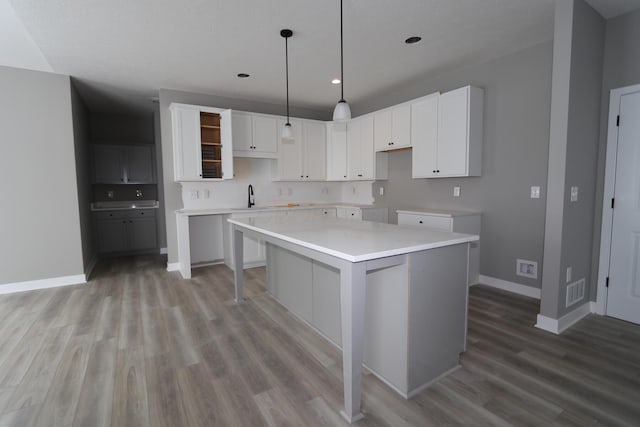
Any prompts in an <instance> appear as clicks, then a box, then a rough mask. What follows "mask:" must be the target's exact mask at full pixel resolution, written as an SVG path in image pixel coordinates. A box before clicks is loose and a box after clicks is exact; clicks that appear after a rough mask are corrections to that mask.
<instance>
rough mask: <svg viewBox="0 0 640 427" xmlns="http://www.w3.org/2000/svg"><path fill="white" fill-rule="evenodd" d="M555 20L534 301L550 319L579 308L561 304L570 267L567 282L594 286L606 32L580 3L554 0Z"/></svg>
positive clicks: (600, 21)
mask: <svg viewBox="0 0 640 427" xmlns="http://www.w3.org/2000/svg"><path fill="white" fill-rule="evenodd" d="M555 18H556V28H557V29H560V31H558V30H557V31H556V43H555V45H554V47H555V49H556V54H555V55H554V61H556V62H554V76H553V79H554V80H553V88H554V92H553V101H552V102H553V104H552V110H551V114H552V117H553V118H552V121H551V131H550V134H551V136H550V142H549V144H550V148H549V151H550V155H549V181H548V186H549V188H553V189H554V191H553V193H551V192H550V194H549V197H548V198H547V233H546V236H545V255H544V257H545V271H544V275H543V283H542V301H541V305H540V313H541V314H542V315H544V316H547V317H550V318H553V319H557V318H560V317H562V316H563V315H564V314H566V313H567V312H569V311H571V310H573V309H575V308H577V307H579V306H580V304H577V305H574V306H571V307H570V308H567V307H566V286H567V280H566V279H567V273H566V272H567V268H568V267H571V268H572V270H573V273H572V282H573V281H576V280H578V279H581V278H584V279H585V281H586V286H587V287H590V286H593V287H595V283H593V284H592V283H591V260H592V245H593V234H592V230H593V218H594V209H595V206H594V205H595V191H596V176H597V167H596V163H597V153H598V136H599V132H600V123H599V118H600V93H601V85H602V61H603V51H604V29H605V21H604V19H603V18H602V17H601V16H600V15H599V14H598V13H597V12H596V11H595V10H593V9H592V8H591V6H589V5H588V4H587V3H585V2H584V1H583V0H575V1H574V0H560V1H558V2H557V3H556V17H555ZM556 59H557V60H556ZM559 68H562V72H558V69H559ZM567 88H568V91H567ZM556 89H558V90H557V91H556ZM572 186H577V187H578V188H579V195H578V201H577V202H571V201H570V188H571V187H572ZM586 294H587V295H589V289H587V290H586Z"/></svg>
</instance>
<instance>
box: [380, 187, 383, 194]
mask: <svg viewBox="0 0 640 427" xmlns="http://www.w3.org/2000/svg"><path fill="white" fill-rule="evenodd" d="M380 195H381V196H384V187H380Z"/></svg>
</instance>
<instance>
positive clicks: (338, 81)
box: [331, 79, 341, 85]
mask: <svg viewBox="0 0 640 427" xmlns="http://www.w3.org/2000/svg"><path fill="white" fill-rule="evenodd" d="M340 83H341V81H340V79H333V80H331V84H334V85H339V84H340Z"/></svg>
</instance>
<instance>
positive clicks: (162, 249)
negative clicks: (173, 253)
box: [160, 248, 168, 255]
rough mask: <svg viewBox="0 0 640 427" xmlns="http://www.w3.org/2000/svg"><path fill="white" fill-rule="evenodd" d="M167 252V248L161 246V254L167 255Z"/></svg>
mask: <svg viewBox="0 0 640 427" xmlns="http://www.w3.org/2000/svg"><path fill="white" fill-rule="evenodd" d="M167 253H168V251H167V248H160V255H166V254H167Z"/></svg>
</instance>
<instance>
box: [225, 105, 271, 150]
mask: <svg viewBox="0 0 640 427" xmlns="http://www.w3.org/2000/svg"><path fill="white" fill-rule="evenodd" d="M233 155H234V156H236V157H254V158H263V159H275V158H277V157H278V117H276V116H269V115H265V114H255V113H245V112H241V111H234V112H233Z"/></svg>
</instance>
